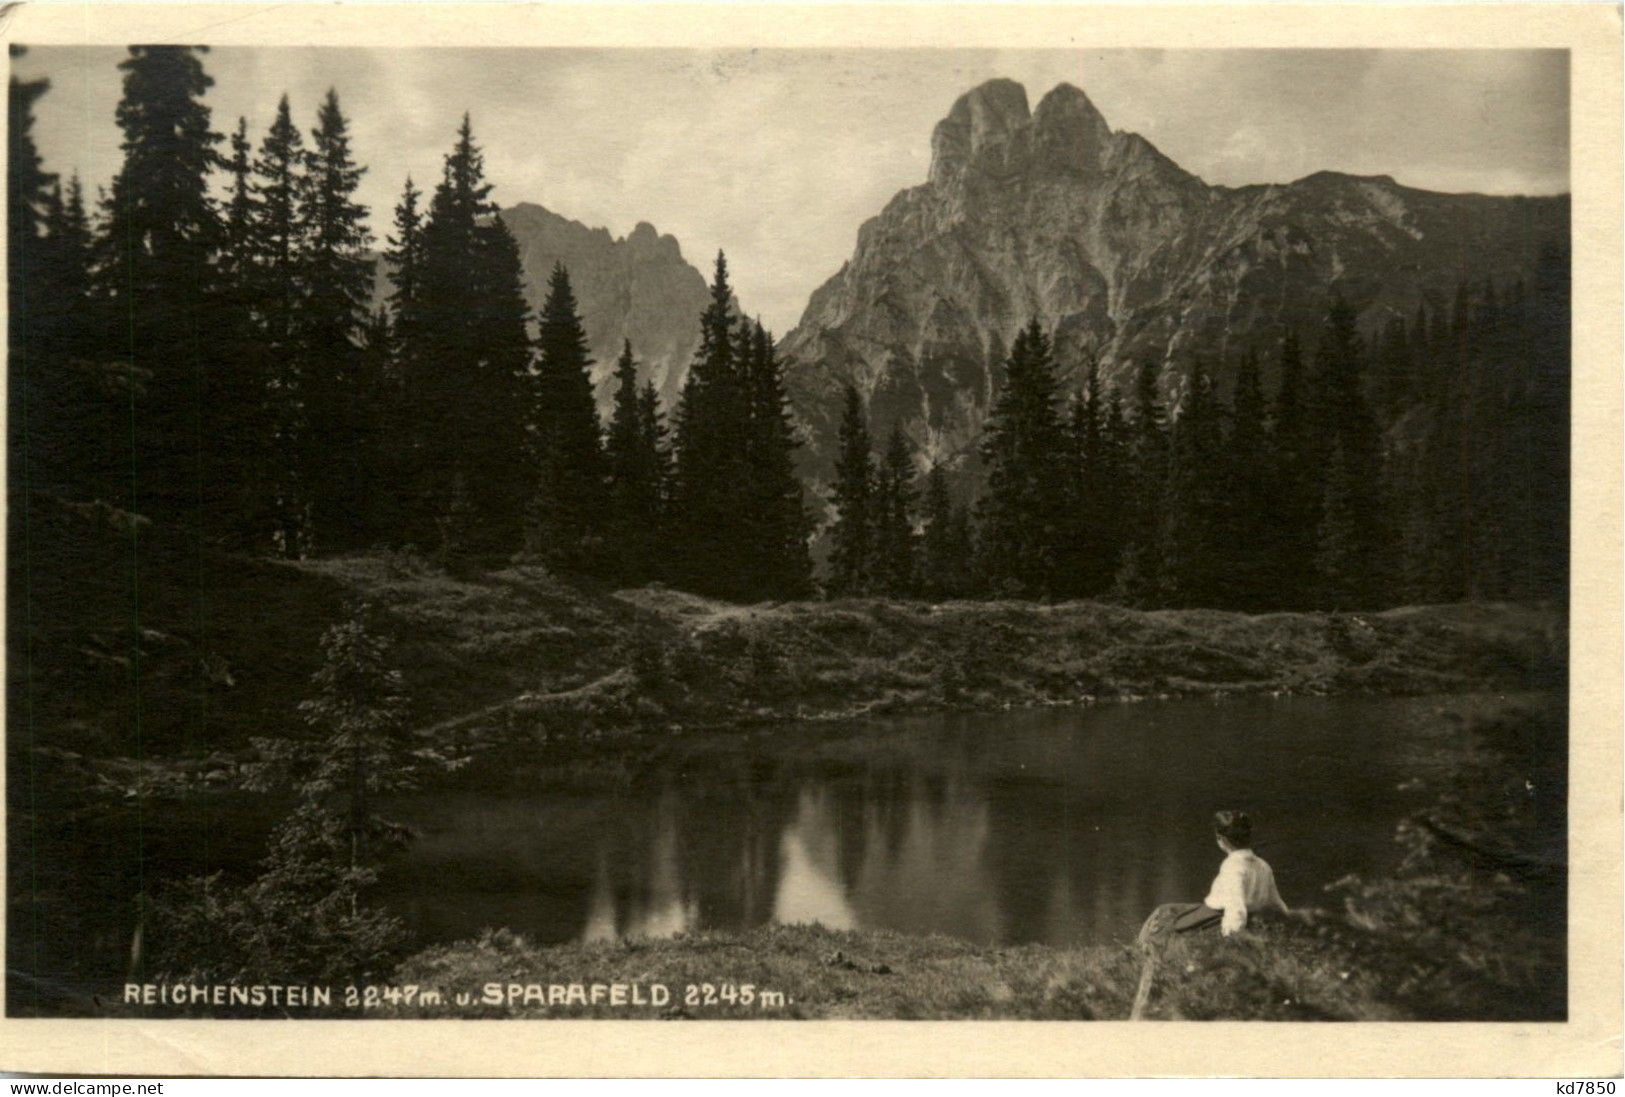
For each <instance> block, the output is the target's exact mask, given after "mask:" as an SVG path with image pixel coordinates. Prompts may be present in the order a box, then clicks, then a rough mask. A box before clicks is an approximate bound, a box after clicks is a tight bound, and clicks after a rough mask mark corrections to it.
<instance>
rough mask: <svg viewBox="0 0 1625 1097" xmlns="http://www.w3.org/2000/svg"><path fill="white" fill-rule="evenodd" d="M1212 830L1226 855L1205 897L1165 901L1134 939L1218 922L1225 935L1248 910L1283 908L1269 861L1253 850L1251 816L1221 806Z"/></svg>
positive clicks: (1144, 941) (1144, 939) (1239, 925)
mask: <svg viewBox="0 0 1625 1097" xmlns="http://www.w3.org/2000/svg"><path fill="white" fill-rule="evenodd" d="M1213 831H1214V836H1215V837H1216V838H1217V839H1218V843H1219V848H1220V849H1222V850H1224V852H1225V854H1226V857H1225V859H1224V862H1223V863H1222V864H1220V865H1219V874H1218V875H1217V876H1215V877H1214V878H1213V886H1212V887H1210V888H1209V889H1208V894H1207V898H1205V899H1203V900H1202V901H1201V902H1200V903H1165V904H1163V905H1162V906H1160V907H1158V908H1157V909H1156V910H1154V911H1152V912H1151V917H1149V918H1147V919H1146V920H1145V925H1144V926H1142V927H1141V928H1140V936H1139V941H1140V943H1141V944H1147V943H1149V942H1151V941H1152V940H1155V939H1160V938H1162V937H1165V936H1167V935H1168V934H1171V933H1189V932H1192V931H1193V930H1202V929H1210V928H1212V927H1213V926H1218V927H1220V932H1222V933H1223V934H1224V936H1226V937H1228V936H1230V935H1231V934H1232V933H1235V932H1236V931H1237V930H1239V929H1241V928H1243V927H1244V926H1246V924H1247V915H1248V914H1251V913H1255V912H1257V911H1263V910H1276V911H1280V912H1281V913H1282V914H1285V913H1286V912H1287V909H1286V904H1285V903H1284V902H1282V901H1281V893H1280V892H1279V891H1277V890H1275V873H1274V872H1273V871H1271V869H1270V866H1269V862H1267V861H1265V860H1264V859H1263V858H1262V857H1260V856H1258V854H1256V853H1254V852H1253V849H1252V845H1253V822H1252V820H1251V819H1249V818H1248V817H1247V813H1246V812H1242V811H1221V812H1217V813H1216V814H1215V815H1214V816H1213Z"/></svg>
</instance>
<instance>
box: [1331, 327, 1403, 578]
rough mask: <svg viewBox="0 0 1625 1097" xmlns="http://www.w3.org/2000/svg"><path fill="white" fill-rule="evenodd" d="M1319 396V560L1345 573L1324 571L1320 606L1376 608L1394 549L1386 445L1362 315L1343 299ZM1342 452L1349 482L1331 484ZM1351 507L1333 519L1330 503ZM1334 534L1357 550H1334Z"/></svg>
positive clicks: (1332, 329) (1332, 333)
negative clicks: (1386, 513)
mask: <svg viewBox="0 0 1625 1097" xmlns="http://www.w3.org/2000/svg"><path fill="white" fill-rule="evenodd" d="M1315 391H1316V394H1317V397H1318V400H1317V405H1318V415H1317V416H1316V425H1317V430H1316V432H1315V437H1314V443H1315V449H1314V453H1315V456H1316V460H1317V466H1318V467H1321V468H1323V469H1324V470H1325V473H1324V478H1323V479H1322V481H1321V483H1322V485H1323V486H1322V488H1321V492H1320V494H1321V502H1322V506H1321V512H1320V514H1319V521H1318V522H1317V543H1318V546H1319V547H1318V549H1317V553H1316V559H1317V560H1322V561H1325V560H1337V561H1338V562H1339V563H1338V566H1339V567H1340V568H1341V569H1343V570H1341V571H1340V572H1339V573H1338V574H1335V575H1334V574H1330V573H1327V572H1325V571H1324V570H1323V569H1321V568H1319V565H1317V581H1316V588H1317V589H1318V590H1319V591H1320V592H1321V593H1320V596H1319V601H1320V602H1321V603H1322V604H1325V603H1326V601H1327V600H1328V599H1335V600H1336V601H1337V602H1338V603H1339V604H1341V605H1344V606H1369V605H1371V604H1372V600H1373V598H1374V597H1375V592H1376V585H1377V582H1378V579H1379V576H1380V575H1381V574H1382V573H1383V571H1384V570H1385V563H1386V554H1387V550H1388V548H1389V546H1388V544H1387V542H1386V539H1385V538H1384V536H1383V533H1382V526H1381V523H1382V515H1381V509H1382V505H1381V504H1382V498H1381V483H1382V479H1381V477H1382V464H1381V462H1382V447H1381V437H1380V432H1379V429H1378V426H1377V421H1376V417H1375V416H1374V415H1373V414H1372V411H1371V407H1370V404H1369V402H1368V401H1367V399H1366V395H1365V362H1364V351H1363V349H1362V347H1361V345H1360V337H1359V334H1358V332H1357V331H1356V330H1355V322H1354V310H1353V309H1352V308H1351V307H1350V306H1349V305H1348V304H1347V302H1345V301H1343V300H1342V299H1341V298H1337V299H1334V300H1333V302H1332V304H1331V306H1330V308H1329V309H1328V311H1327V317H1326V323H1325V326H1324V328H1323V329H1322V333H1321V339H1320V345H1319V347H1318V348H1317V350H1316V354H1315ZM1332 448H1335V449H1337V450H1338V451H1339V452H1340V456H1339V461H1340V462H1341V470H1342V471H1341V475H1342V476H1343V477H1344V482H1343V483H1341V484H1334V483H1332V482H1331V476H1332V462H1331V460H1330V452H1329V451H1330V449H1332ZM1330 500H1336V501H1337V502H1338V504H1339V505H1340V506H1343V507H1346V508H1347V511H1348V513H1347V515H1346V516H1335V520H1334V518H1333V516H1328V514H1327V513H1326V511H1325V507H1326V505H1327V504H1328V501H1330ZM1328 530H1332V531H1334V532H1335V535H1336V536H1339V537H1353V538H1354V546H1353V551H1351V552H1348V553H1346V554H1345V553H1343V552H1342V550H1341V549H1339V548H1335V547H1331V546H1327V545H1326V544H1325V543H1324V539H1325V537H1326V536H1328Z"/></svg>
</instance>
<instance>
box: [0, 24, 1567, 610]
mask: <svg viewBox="0 0 1625 1097" xmlns="http://www.w3.org/2000/svg"><path fill="white" fill-rule="evenodd" d="M204 56H205V51H204V50H202V49H193V48H185V47H156V46H154V47H133V48H131V50H130V51H129V56H128V58H127V59H126V60H125V61H124V62H123V63H122V64H121V65H120V66H119V67H120V69H121V71H122V72H123V74H124V91H123V97H122V99H121V100H120V102H119V104H118V108H117V121H118V125H119V127H120V129H121V131H122V133H123V151H124V159H123V162H122V165H121V167H120V169H119V171H118V173H117V175H116V176H115V177H114V178H113V180H112V181H111V183H110V185H109V187H108V188H107V189H106V191H105V192H103V193H102V194H100V196H99V198H98V199H97V200H95V201H93V202H92V201H87V198H86V195H85V194H84V191H83V188H82V187H81V185H80V183H79V181H78V180H77V179H76V178H73V179H69V180H67V181H66V182H64V181H63V180H60V179H58V178H57V177H56V176H55V175H53V174H51V173H49V172H47V171H46V170H45V165H44V164H43V163H42V161H41V159H40V156H39V154H38V151H37V149H36V148H35V146H34V144H33V141H32V137H31V125H32V110H33V104H34V103H35V101H36V100H37V99H38V97H39V96H40V95H41V94H43V93H44V92H45V91H46V85H45V83H44V82H43V81H40V82H33V83H23V82H19V81H17V80H16V79H15V78H14V79H13V80H12V83H11V88H10V96H9V111H10V123H11V124H10V131H9V132H10V138H9V148H8V163H9V165H10V168H9V187H8V213H9V217H8V226H9V227H8V248H9V254H10V256H11V262H12V270H13V277H12V279H11V281H10V285H9V287H8V299H9V305H10V310H11V328H10V340H11V343H10V345H11V362H12V380H13V384H12V386H11V397H10V404H11V406H10V414H11V417H12V418H11V423H12V431H11V459H12V468H13V470H14V476H13V482H12V490H13V493H14V496H13V501H14V503H19V504H21V505H20V506H14V508H13V514H14V516H18V517H14V520H13V524H14V526H15V525H16V523H17V522H20V521H23V520H25V518H26V509H27V499H26V494H27V492H29V491H46V492H51V493H54V494H58V495H61V496H65V497H68V498H76V499H99V500H102V501H105V502H107V503H109V504H111V505H113V506H116V507H118V508H119V509H121V510H124V511H128V512H132V513H138V514H142V515H145V516H147V517H149V518H153V519H156V520H162V521H166V522H171V523H176V524H180V525H184V526H189V527H191V528H192V529H194V530H196V531H197V533H198V534H199V535H200V537H199V541H200V543H209V544H213V545H214V546H216V547H219V548H224V549H229V550H233V551H243V552H269V553H276V554H281V555H285V556H295V557H298V556H308V555H311V554H328V553H344V552H353V551H359V550H365V549H369V548H373V547H378V546H395V547H408V546H415V547H416V548H418V549H419V550H422V551H423V552H425V553H428V554H432V555H434V556H437V557H438V558H440V559H442V560H445V561H464V562H467V563H470V564H477V565H480V566H494V565H499V564H501V563H505V562H507V561H510V560H513V559H535V560H540V561H543V562H545V563H546V564H548V565H549V566H550V567H552V568H554V569H556V570H558V571H560V572H563V573H568V574H573V575H578V576H582V577H587V578H591V579H595V580H599V581H604V582H611V583H620V584H631V583H642V582H648V581H651V580H661V581H665V582H668V583H671V584H674V585H677V586H681V587H683V588H685V589H689V590H693V591H697V592H700V593H704V594H709V595H715V596H719V597H725V598H731V599H739V600H757V599H763V598H795V597H805V596H808V595H810V594H812V593H814V584H813V574H812V565H811V562H810V558H809V551H808V545H809V539H810V536H811V534H812V533H813V527H814V523H813V521H812V519H811V517H810V515H809V513H808V511H807V508H806V506H805V503H804V498H803V485H802V483H801V482H800V480H799V479H798V477H797V475H796V472H795V467H794V456H795V451H796V447H797V445H798V440H797V435H796V430H795V424H794V422H793V419H792V416H791V413H790V409H789V406H788V402H787V399H786V395H785V384H784V372H785V366H784V363H783V362H782V361H781V360H780V359H779V357H778V352H777V350H776V348H775V345H774V341H773V339H772V337H771V336H770V335H769V334H768V333H767V332H766V331H765V330H764V329H763V328H762V326H761V325H760V324H759V323H757V322H755V321H752V320H750V319H748V318H745V317H743V316H741V315H740V314H739V311H738V309H737V307H736V305H735V302H734V298H733V291H732V288H731V286H730V284H729V279H728V269H727V263H726V261H725V259H724V258H723V257H722V256H721V255H719V256H718V259H717V264H716V270H715V275H714V278H713V281H712V286H711V297H710V302H709V305H708V307H707V308H706V310H705V311H704V313H703V315H702V316H700V317H698V318H697V320H698V323H699V325H700V335H701V339H700V347H699V350H698V352H697V353H696V357H695V360H694V362H693V364H692V368H691V369H690V370H689V373H688V376H687V380H686V382H685V384H684V387H683V389H682V392H681V396H680V398H679V400H678V402H677V405H676V407H675V408H673V409H671V414H670V420H669V424H668V420H667V415H666V411H665V410H664V409H662V407H661V406H660V401H659V399H658V398H657V395H656V393H655V390H654V389H653V388H652V387H651V386H650V385H648V384H642V385H640V384H639V382H638V369H637V362H636V358H635V348H633V347H632V346H630V345H627V346H626V347H625V348H624V350H623V352H622V354H621V356H620V359H619V361H618V362H617V363H616V364H615V386H614V402H613V408H612V410H611V413H610V415H609V417H608V422H604V421H602V420H601V419H600V416H599V414H598V410H597V407H596V403H595V399H594V386H593V378H592V372H591V371H592V367H593V365H594V363H593V362H592V361H591V359H590V356H589V351H588V347H587V341H586V336H585V330H584V327H583V324H582V321H581V317H580V315H579V311H578V308H577V304H576V300H575V296H574V293H573V291H572V289H571V285H570V277H569V273H568V271H566V270H565V269H564V268H563V267H559V268H557V269H555V270H554V271H553V272H552V276H551V278H550V281H549V284H548V291H547V295H546V300H545V302H544V304H543V306H542V308H541V310H540V313H539V314H538V315H535V316H532V315H530V314H529V311H528V309H527V306H526V302H525V297H524V293H523V285H522V277H523V272H522V270H521V266H520V261H519V255H518V248H517V245H516V243H515V241H514V239H513V237H512V236H511V234H510V233H509V232H508V230H507V228H506V226H505V225H504V224H503V222H502V220H501V218H500V217H498V216H497V215H496V206H495V204H494V203H493V202H492V200H491V197H490V195H491V189H492V188H491V183H490V182H489V181H488V180H487V179H486V177H485V169H484V160H483V156H482V153H481V151H480V148H479V146H478V144H477V143H476V141H475V139H474V134H473V129H472V125H471V124H470V122H469V120H468V118H467V117H466V116H465V118H464V120H463V124H462V126H461V128H460V129H459V131H458V133H457V135H456V139H455V141H454V143H453V145H452V147H451V150H450V151H449V152H448V154H447V155H446V157H445V160H444V165H443V169H442V172H441V177H440V179H439V180H438V182H437V183H436V184H435V186H434V188H433V190H432V192H430V193H425V192H424V191H421V190H419V189H418V187H417V186H416V185H415V184H414V183H413V182H412V181H411V180H408V181H407V182H406V185H405V188H404V190H403V192H402V195H401V199H400V201H399V203H398V205H397V206H396V208H395V210H394V216H393V219H392V222H391V228H390V231H389V232H388V233H387V235H386V237H385V239H384V240H383V241H382V247H383V257H384V260H383V261H384V262H385V264H386V269H387V271H388V274H389V280H390V283H391V290H390V293H389V295H388V299H387V303H386V305H385V306H384V307H383V308H382V309H380V310H378V311H376V312H374V311H371V300H372V285H373V279H374V271H373V264H374V260H373V258H372V252H371V250H370V249H371V248H372V246H373V239H372V236H371V234H370V233H369V230H368V228H367V223H368V211H367V210H366V209H365V208H364V207H363V206H362V205H360V204H359V203H358V202H357V201H356V192H357V188H358V185H359V181H360V179H361V176H362V173H363V172H364V170H365V169H364V168H363V167H362V166H360V165H359V164H357V163H356V161H355V157H354V154H353V151H352V149H351V146H350V138H349V124H348V120H347V119H346V117H345V115H344V113H343V110H342V108H341V105H340V102H339V99H338V97H337V95H336V94H335V93H333V92H329V93H328V95H327V96H326V98H325V99H324V100H323V101H322V103H321V104H319V106H318V109H317V112H316V115H315V124H314V125H313V126H312V127H311V128H310V130H309V131H308V132H307V131H304V130H302V129H301V128H300V127H299V126H298V125H297V124H296V123H295V120H294V114H293V111H292V109H291V107H290V104H289V103H288V102H287V100H286V98H284V99H283V100H282V102H281V103H280V104H279V105H278V108H277V110H276V112H275V115H274V117H273V120H272V122H271V124H270V126H269V127H268V129H267V130H266V132H265V133H264V134H263V135H261V136H260V137H259V139H258V140H257V142H256V141H255V140H253V139H252V137H251V135H250V134H249V132H248V128H247V125H246V123H245V122H243V121H241V120H240V121H239V122H238V125H237V126H236V128H235V130H234V132H233V133H232V134H231V135H230V136H229V138H228V137H226V136H224V135H222V134H220V133H217V132H215V131H214V130H213V129H212V123H211V117H210V112H209V108H208V107H207V106H206V105H205V103H204V96H205V93H206V92H207V90H208V88H209V87H210V85H211V80H210V78H209V76H208V75H207V74H206V73H205V71H204V68H203V58H204ZM1567 279H1568V274H1567V260H1566V255H1564V254H1561V253H1558V252H1553V253H1552V254H1550V255H1548V256H1547V257H1546V258H1545V259H1544V260H1543V261H1542V262H1541V264H1540V266H1539V269H1538V271H1537V273H1536V276H1535V278H1534V279H1533V281H1532V284H1528V285H1525V284H1522V283H1516V284H1504V285H1491V284H1487V283H1485V284H1476V285H1464V286H1462V287H1461V289H1460V291H1459V292H1458V293H1457V294H1456V297H1455V299H1454V300H1453V301H1451V302H1430V303H1429V304H1428V305H1426V306H1424V307H1422V308H1421V309H1420V310H1419V311H1418V313H1417V314H1416V315H1415V316H1411V317H1394V318H1392V319H1391V320H1390V321H1389V322H1388V323H1387V324H1386V325H1385V326H1384V327H1383V329H1382V330H1380V331H1376V332H1374V333H1368V334H1367V335H1366V336H1365V337H1362V334H1361V333H1360V332H1359V331H1358V330H1357V328H1356V324H1355V315H1354V312H1353V310H1352V309H1351V308H1349V307H1347V306H1346V305H1344V304H1342V303H1341V302H1337V303H1334V304H1333V305H1332V307H1331V308H1330V309H1329V311H1328V314H1327V316H1326V317H1325V320H1324V323H1323V324H1321V325H1320V328H1319V330H1318V331H1314V332H1305V333H1301V334H1302V335H1303V336H1304V338H1303V345H1301V346H1300V342H1299V339H1298V337H1297V335H1296V334H1294V333H1288V334H1287V335H1286V336H1285V338H1284V339H1283V340H1281V341H1280V342H1279V344H1277V345H1272V346H1261V347H1258V348H1256V349H1255V350H1253V351H1249V352H1247V353H1246V354H1244V355H1243V356H1242V357H1241V358H1240V360H1239V361H1230V362H1221V361H1219V360H1218V358H1217V356H1216V355H1212V354H1207V353H1204V351H1203V349H1202V348H1200V347H1197V348H1195V349H1193V350H1188V351H1183V352H1182V356H1181V358H1180V360H1179V361H1177V362H1175V363H1171V364H1168V365H1167V366H1166V367H1165V366H1163V365H1159V364H1156V363H1150V362H1147V363H1142V364H1140V365H1139V366H1138V367H1136V368H1135V369H1133V370H1132V371H1131V373H1130V376H1129V377H1128V378H1127V379H1126V383H1121V384H1119V385H1117V386H1109V385H1108V384H1107V379H1106V378H1105V377H1104V376H1102V373H1101V371H1100V370H1099V369H1098V368H1097V366H1096V365H1095V364H1093V363H1091V364H1088V365H1087V367H1086V372H1085V375H1084V377H1083V378H1082V385H1081V388H1080V391H1079V393H1078V395H1077V396H1076V397H1075V398H1073V399H1072V400H1071V401H1070V402H1066V403H1064V404H1063V400H1062V397H1061V392H1062V388H1063V384H1062V378H1061V377H1060V375H1059V371H1058V368H1057V364H1056V362H1055V358H1054V352H1053V348H1052V346H1051V344H1050V340H1049V338H1048V336H1047V334H1046V333H1045V332H1044V331H1043V330H1042V328H1041V327H1040V326H1039V325H1038V324H1037V323H1036V322H1035V323H1033V324H1030V325H1028V326H1027V327H1026V328H1025V329H1024V330H1023V331H1022V332H1020V334H1019V335H1018V337H1017V338H1016V340H1015V341H1014V344H1013V345H1012V346H1011V348H1010V350H1009V353H1008V355H1007V356H1005V362H1004V366H1005V368H1004V371H1003V372H1004V375H1005V378H1006V380H1005V383H1004V384H1003V386H1002V388H1001V389H1000V391H999V393H998V394H997V397H996V399H995V401H994V404H993V406H992V407H991V408H990V412H989V417H988V421H987V426H986V430H985V435H984V437H983V439H982V441H981V451H980V457H981V463H982V467H983V469H984V470H985V473H986V475H985V483H984V485H983V487H982V490H981V491H980V493H979V495H978V496H977V498H975V499H974V500H970V499H960V500H955V499H954V498H953V497H952V492H951V491H950V477H949V475H948V472H947V470H946V469H944V468H941V467H935V466H934V467H931V468H930V469H929V470H928V471H927V473H926V475H925V476H924V477H922V476H921V475H920V473H921V466H920V463H919V460H918V457H919V454H918V453H917V452H916V447H915V445H914V444H912V443H911V441H910V439H909V438H908V436H907V435H906V434H905V433H904V432H903V431H902V430H901V429H896V428H894V429H893V430H892V431H891V432H890V433H889V434H888V435H887V437H885V438H884V439H875V438H872V437H871V436H870V427H869V423H868V420H867V416H866V413H865V409H864V407H863V403H862V399H861V397H860V395H859V393H858V392H856V391H855V390H850V389H849V390H848V392H847V394H846V406H845V409H844V417H843V420H842V425H841V430H840V439H839V450H840V452H839V454H838V456H837V460H836V464H835V470H834V478H833V485H832V488H831V494H830V497H829V502H830V505H831V510H832V512H833V521H832V522H831V523H830V525H829V528H828V530H827V535H828V545H829V549H830V552H829V560H828V567H827V570H826V573H825V575H824V583H823V585H824V588H825V590H826V591H827V592H828V593H831V594H842V595H846V594H884V595H892V596H899V597H914V596H922V597H933V598H940V597H951V596H952V597H957V596H994V597H1003V596H1017V597H1049V598H1062V597H1092V598H1109V599H1113V600H1117V601H1121V602H1125V603H1128V604H1133V605H1141V606H1212V607H1227V608H1238V609H1247V610H1270V609H1281V608H1302V607H1326V608H1366V607H1373V606H1379V605H1385V604H1397V603H1403V602H1418V601H1453V600H1461V599H1482V598H1532V597H1554V596H1558V595H1560V594H1561V592H1562V591H1563V590H1564V589H1565V587H1566V582H1567V545H1568V528H1567V522H1568V446H1567V429H1568V424H1567V415H1568V402H1569V397H1568V366H1569V344H1568V338H1569V336H1568V318H1569V288H1568V281H1567ZM1221 367H1226V368H1225V370H1224V372H1226V373H1230V374H1233V375H1234V377H1235V378H1236V380H1235V382H1234V385H1233V386H1231V388H1230V390H1229V391H1228V392H1220V391H1218V387H1217V386H1216V385H1215V383H1214V378H1215V377H1216V376H1217V375H1219V373H1220V372H1221ZM18 491H21V492H22V493H23V494H22V497H21V498H19V497H18V496H17V494H16V493H17V492H18Z"/></svg>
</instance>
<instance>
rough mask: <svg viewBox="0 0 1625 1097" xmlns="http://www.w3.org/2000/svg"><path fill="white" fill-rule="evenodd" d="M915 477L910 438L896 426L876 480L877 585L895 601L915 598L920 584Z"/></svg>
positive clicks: (888, 440)
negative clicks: (896, 599) (915, 527)
mask: <svg viewBox="0 0 1625 1097" xmlns="http://www.w3.org/2000/svg"><path fill="white" fill-rule="evenodd" d="M914 477H915V473H914V453H913V450H912V449H911V448H910V446H909V444H908V437H907V436H906V435H905V434H904V433H903V428H902V426H901V425H900V424H897V425H893V427H892V429H891V436H890V437H889V438H888V439H887V442H886V454H885V456H884V457H883V458H882V460H881V463H880V468H879V470H878V472H877V474H876V476H875V493H874V510H875V533H874V542H875V572H876V585H877V587H878V589H879V590H880V591H881V592H882V593H884V594H886V595H888V596H890V597H893V598H907V597H910V596H912V595H913V594H914V593H915V591H916V586H917V581H918V559H917V557H918V550H917V546H916V540H917V538H916V536H915V533H914V508H915V504H916V503H917V501H918V499H919V491H918V489H917V488H916V487H915V485H914Z"/></svg>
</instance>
